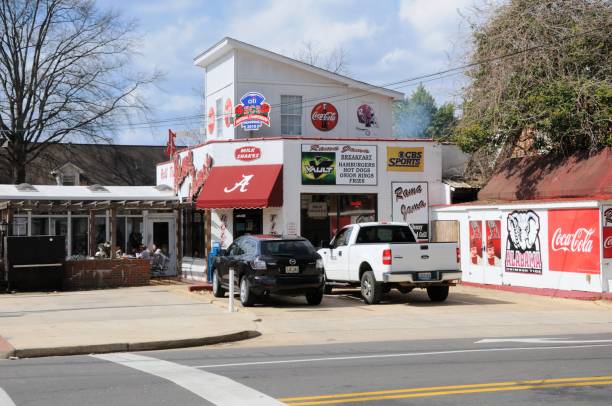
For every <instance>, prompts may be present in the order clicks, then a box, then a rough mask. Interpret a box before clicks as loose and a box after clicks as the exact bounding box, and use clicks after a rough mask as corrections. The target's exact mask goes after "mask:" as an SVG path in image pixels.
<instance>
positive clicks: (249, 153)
mask: <svg viewBox="0 0 612 406" xmlns="http://www.w3.org/2000/svg"><path fill="white" fill-rule="evenodd" d="M234 158H236V159H238V160H239V161H254V160H256V159H259V158H261V149H260V148H258V147H249V146H247V147H240V148H236V150H235V151H234Z"/></svg>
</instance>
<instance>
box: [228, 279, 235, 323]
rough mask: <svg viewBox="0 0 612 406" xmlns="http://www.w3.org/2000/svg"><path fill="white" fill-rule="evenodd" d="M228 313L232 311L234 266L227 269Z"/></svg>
mask: <svg viewBox="0 0 612 406" xmlns="http://www.w3.org/2000/svg"><path fill="white" fill-rule="evenodd" d="M228 310H229V312H230V313H234V311H235V310H234V268H230V269H229V306H228Z"/></svg>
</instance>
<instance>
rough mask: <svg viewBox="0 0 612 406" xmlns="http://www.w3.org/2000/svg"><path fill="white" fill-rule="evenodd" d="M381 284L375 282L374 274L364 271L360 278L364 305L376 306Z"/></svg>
mask: <svg viewBox="0 0 612 406" xmlns="http://www.w3.org/2000/svg"><path fill="white" fill-rule="evenodd" d="M382 291H383V287H382V283H380V282H376V278H374V272H372V271H366V272H364V273H363V275H362V276H361V296H363V300H364V302H365V303H366V304H376V303H378V302H380V297H381V296H382Z"/></svg>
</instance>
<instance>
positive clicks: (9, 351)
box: [0, 336, 15, 359]
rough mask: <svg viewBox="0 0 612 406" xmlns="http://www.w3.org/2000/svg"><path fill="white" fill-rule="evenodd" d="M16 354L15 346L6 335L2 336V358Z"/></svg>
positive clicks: (0, 351) (0, 348) (0, 343)
mask: <svg viewBox="0 0 612 406" xmlns="http://www.w3.org/2000/svg"><path fill="white" fill-rule="evenodd" d="M14 355H15V348H14V347H13V346H12V345H11V343H9V342H8V341H7V340H6V339H5V338H4V337H2V336H0V359H6V358H10V357H12V356H14Z"/></svg>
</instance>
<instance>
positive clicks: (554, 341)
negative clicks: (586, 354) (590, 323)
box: [474, 337, 612, 344]
mask: <svg viewBox="0 0 612 406" xmlns="http://www.w3.org/2000/svg"><path fill="white" fill-rule="evenodd" d="M487 343H527V344H596V343H612V340H566V339H563V338H545V337H539V338H529V337H518V338H485V339H483V340H480V341H476V342H475V343H474V344H487Z"/></svg>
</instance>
